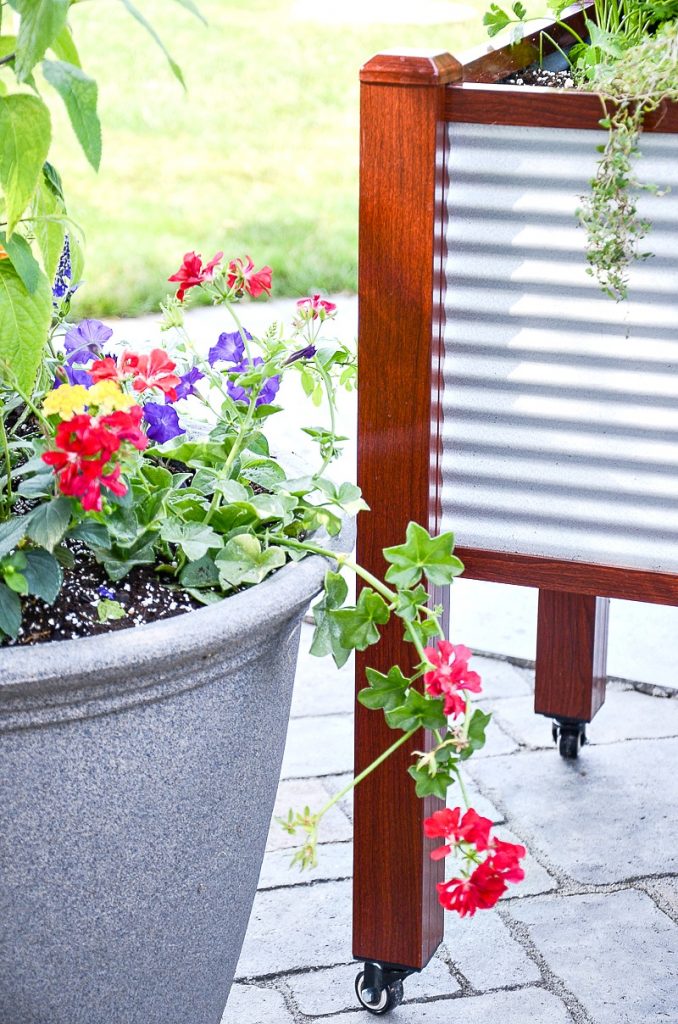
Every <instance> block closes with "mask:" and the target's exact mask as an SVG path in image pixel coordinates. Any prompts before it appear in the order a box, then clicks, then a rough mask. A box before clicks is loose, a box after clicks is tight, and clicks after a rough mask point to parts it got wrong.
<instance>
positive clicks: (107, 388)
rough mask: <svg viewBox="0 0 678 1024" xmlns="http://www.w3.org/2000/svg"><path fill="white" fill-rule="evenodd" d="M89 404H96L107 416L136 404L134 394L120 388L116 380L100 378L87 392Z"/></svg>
mask: <svg viewBox="0 0 678 1024" xmlns="http://www.w3.org/2000/svg"><path fill="white" fill-rule="evenodd" d="M87 398H88V404H89V405H96V406H97V407H98V409H99V412H100V413H102V414H103V415H104V416H107V415H108V414H109V413H111V412H116V411H117V410H118V409H129V408H130V406H132V405H136V402H135V401H134V398H133V397H132V395H126V394H125V392H124V391H121V390H120V385H119V384H118V383H117V381H114V380H100V381H97V383H96V384H93V385H92V387H91V388H90V389H89V391H88V392H87Z"/></svg>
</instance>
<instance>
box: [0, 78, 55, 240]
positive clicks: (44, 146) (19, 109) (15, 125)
mask: <svg viewBox="0 0 678 1024" xmlns="http://www.w3.org/2000/svg"><path fill="white" fill-rule="evenodd" d="M51 137H52V128H51V120H50V116H49V111H48V109H47V107H46V106H45V104H44V103H43V102H42V100H41V99H39V98H38V97H37V96H28V95H26V94H24V93H14V94H11V95H9V96H0V184H1V185H2V188H3V191H4V194H5V214H6V217H7V235H8V236H10V235H11V234H12V232H13V231H14V229H15V227H16V226H17V223H18V221H19V218H20V217H21V215H22V213H23V212H24V210H25V209H26V207H27V206H28V204H29V202H30V201H31V198H32V196H33V194H34V192H35V190H36V188H37V186H38V181H39V179H40V175H41V174H42V167H43V164H44V162H45V160H46V159H47V153H48V151H49V145H50V141H51Z"/></svg>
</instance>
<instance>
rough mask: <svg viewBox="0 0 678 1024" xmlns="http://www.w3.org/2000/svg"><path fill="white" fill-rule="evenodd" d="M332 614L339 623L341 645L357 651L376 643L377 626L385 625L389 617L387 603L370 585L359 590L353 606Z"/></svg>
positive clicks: (377, 637)
mask: <svg viewBox="0 0 678 1024" xmlns="http://www.w3.org/2000/svg"><path fill="white" fill-rule="evenodd" d="M332 614H333V617H334V619H335V621H336V622H337V623H338V624H339V628H340V631H341V632H340V638H341V643H342V646H343V647H352V648H355V649H356V650H358V651H364V650H365V648H366V647H369V646H370V644H376V642H377V640H378V639H379V630H378V629H377V626H383V625H385V624H386V623H387V622H388V620H389V618H390V612H389V610H388V605H387V604H386V602H385V601H384V599H383V597H382V596H381V594H377V593H376V591H374V590H372V589H371V588H370V587H364V588H363V589H362V590H361V591H360V597H359V598H358V603H357V605H356V606H355V608H342V609H340V611H337V612H333V613H332Z"/></svg>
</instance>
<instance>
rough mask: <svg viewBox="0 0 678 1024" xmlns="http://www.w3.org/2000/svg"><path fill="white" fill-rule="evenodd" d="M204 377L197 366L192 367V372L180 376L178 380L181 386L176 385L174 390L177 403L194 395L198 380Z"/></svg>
mask: <svg viewBox="0 0 678 1024" xmlns="http://www.w3.org/2000/svg"><path fill="white" fill-rule="evenodd" d="M204 376H205V374H204V373H202V372H201V371H200V370H199V369H198V367H197V366H194V367H193V369H192V370H189V371H188V373H184V374H182V376H181V378H180V379H181V384H177V386H176V387H175V389H174V390H175V391H176V393H177V398H176V400H177V402H178V401H179V399H180V398H188V396H189V395H196V394H197V391H196V390H195V385H196V384H197V383H198V381H199V380H202V379H203V377H204Z"/></svg>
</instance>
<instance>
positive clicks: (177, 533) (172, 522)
mask: <svg viewBox="0 0 678 1024" xmlns="http://www.w3.org/2000/svg"><path fill="white" fill-rule="evenodd" d="M160 536H161V537H162V539H163V540H166V541H167V542H168V543H170V544H178V545H179V547H180V548H181V550H182V551H183V552H184V554H185V555H186V558H188V559H189V561H191V562H195V561H197V560H198V559H199V558H202V557H203V555H206V554H207V552H208V551H209V549H210V548H220V547H221V537H220V536H219V534H218V533H215V532H214V530H213V529H212V528H211V527H210V526H205V525H203V523H182V522H181V521H180V520H178V519H168V520H167V521H166V522H165V523H163V524H162V526H161V527H160Z"/></svg>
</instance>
